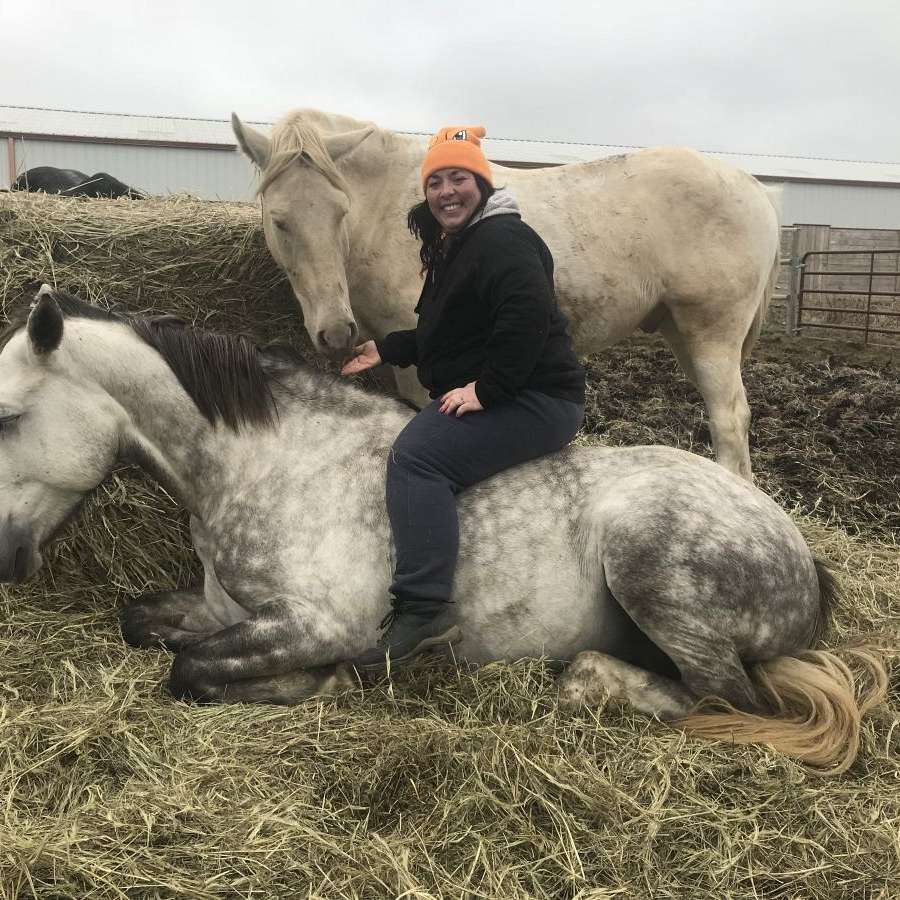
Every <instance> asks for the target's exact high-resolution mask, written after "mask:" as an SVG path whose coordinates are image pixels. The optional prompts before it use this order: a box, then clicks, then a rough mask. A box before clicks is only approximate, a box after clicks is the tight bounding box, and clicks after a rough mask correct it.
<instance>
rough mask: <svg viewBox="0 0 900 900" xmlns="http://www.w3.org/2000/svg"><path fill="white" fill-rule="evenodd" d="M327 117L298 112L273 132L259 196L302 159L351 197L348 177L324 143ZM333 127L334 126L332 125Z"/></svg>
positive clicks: (276, 125)
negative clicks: (336, 163) (346, 178)
mask: <svg viewBox="0 0 900 900" xmlns="http://www.w3.org/2000/svg"><path fill="white" fill-rule="evenodd" d="M315 119H320V120H324V115H323V114H322V113H319V112H318V111H316V110H309V109H294V110H291V112H289V113H288V114H287V115H286V116H285V117H284V118H283V119H280V120H279V121H278V122H276V123H275V125H274V126H273V128H272V136H271V153H270V155H269V161H268V163H267V164H266V167H265V168H264V169H263V170H262V172H261V173H260V179H259V187H258V188H257V190H256V192H257V194H261V193H262V192H263V191H264V190H265V189H266V188H267V187H268V186H269V185H270V184H271V183H272V182H273V181H274V180H275V179H276V178H278V176H279V175H281V174H282V173H283V172H284V171H285V170H286V169H287V168H288V167H289V166H291V165H293V164H294V163H295V162H297V161H298V160H300V159H303V160H304V161H305V162H308V163H309V164H310V165H311V166H313V168H314V169H316V170H317V171H319V172H321V173H322V174H323V175H324V176H325V177H326V178H327V179H328V180H329V181H330V182H331V183H332V184H333V185H334V186H335V187H336V188H337V189H338V190H339V191H343V192H344V193H345V194H348V195H349V189H348V186H347V182H346V181H345V180H344V177H343V176H342V175H341V173H340V172H339V171H338V168H337V166H336V165H335V164H334V160H333V159H332V158H331V154H330V153H329V152H328V148H327V147H326V146H325V142H324V141H323V132H322V129H321V127H320V125H325V124H326V123H325V121H322V122H316V121H315ZM329 124H330V123H329Z"/></svg>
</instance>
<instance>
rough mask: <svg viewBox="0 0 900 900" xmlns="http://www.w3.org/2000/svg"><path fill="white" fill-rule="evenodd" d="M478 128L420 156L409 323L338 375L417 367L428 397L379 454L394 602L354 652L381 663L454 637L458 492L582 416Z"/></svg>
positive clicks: (561, 321) (534, 258)
mask: <svg viewBox="0 0 900 900" xmlns="http://www.w3.org/2000/svg"><path fill="white" fill-rule="evenodd" d="M484 135H485V130H484V128H481V127H469V128H459V127H451V128H443V129H441V130H440V131H439V132H438V133H437V134H436V135H435V136H434V137H433V138H432V140H431V144H430V146H429V149H428V152H427V153H426V155H425V159H424V161H423V162H422V172H421V174H422V184H423V187H424V191H425V201H424V202H423V203H420V204H418V205H417V206H415V207H413V209H412V210H411V211H410V213H409V219H408V222H409V227H410V230H411V231H412V232H413V234H415V235H416V237H418V238H419V239H420V240H421V242H422V247H421V250H420V257H421V260H422V272H423V275H424V277H425V284H424V286H423V288H422V294H421V297H420V298H419V303H418V305H417V306H416V312H417V313H418V316H419V320H418V324H417V326H416V328H415V329H411V330H409V331H395V332H393V333H391V334H388V335H387V336H386V337H384V338H383V339H381V340H380V341H366V343H364V344H362V345H360V346H359V347H356V348H355V351H354V353H355V356H354V357H353V358H352V359H351V360H350V361H349V362H348V363H347V364H346V365H345V366H344V368H343V369H342V372H343V374H345V375H352V374H355V373H357V372H362V371H364V370H365V369H369V368H371V367H372V366H376V365H378V364H379V363H382V362H385V363H390V364H391V365H394V366H401V367H405V366H410V365H415V366H417V367H418V376H419V380H420V381H421V382H422V384H423V385H424V386H425V387H426V388H427V389H428V391H429V393H430V395H431V397H432V402H431V403H430V404H429V405H428V406H426V407H425V408H424V409H423V410H422V411H421V412H419V413H418V415H416V417H415V418H414V419H413V420H412V421H411V422H410V423H409V424H408V425H407V426H406V428H404V429H403V431H402V432H401V433H400V435H399V437H398V438H397V440H396V441H395V443H394V446H393V448H392V450H391V453H390V455H389V458H388V468H387V509H388V516H389V518H390V522H391V530H392V532H393V536H394V544H395V546H396V551H397V563H396V569H395V572H394V581H393V584H392V585H391V594H392V601H391V602H392V611H391V612H390V613H389V614H388V616H386V617H385V620H384V622H382V628H383V629H384V630H383V633H382V636H381V638H380V639H379V640H378V643H377V644H376V645H375V646H373V647H372V648H370V649H369V650H367V651H365V652H364V653H363V654H362V655H361V656H359V657H358V658H357V659H355V660H354V661H353V662H354V663H355V664H356V665H357V666H358V667H362V668H382V667H384V666H385V664H386V661H387V658H390V661H391V662H392V663H397V662H401V661H403V660H406V659H409V658H411V657H413V656H415V655H416V654H418V653H420V652H422V651H423V650H424V649H425V648H427V647H429V646H431V645H433V644H437V643H444V642H451V641H453V640H456V639H458V637H459V632H458V629H457V627H456V626H455V625H453V624H452V622H451V621H450V619H451V617H449V616H444V615H442V613H444V612H445V611H446V609H447V604H448V603H449V602H450V596H451V590H452V586H453V572H454V569H455V567H456V558H457V553H458V547H459V533H458V523H457V513H456V494H458V493H459V492H460V491H462V490H463V489H464V488H466V487H468V486H470V485H472V484H475V483H476V482H478V481H481V480H482V479H483V478H487V477H488V476H490V475H493V474H495V473H497V472H500V471H502V470H503V469H506V468H509V467H510V466H513V465H516V464H518V463H522V462H525V461H526V460H529V459H534V458H535V457H537V456H542V455H544V454H545V453H550V452H552V451H554V450H559V449H561V448H562V447H564V446H565V445H566V444H567V443H569V441H570V440H571V439H572V438H573V437H574V435H575V433H576V432H577V431H578V428H579V427H580V425H581V421H582V418H583V414H584V370H583V369H582V367H581V366H580V364H579V363H578V360H577V358H576V356H575V354H574V352H573V350H572V345H571V341H570V339H569V336H568V333H567V330H566V329H567V321H566V318H565V316H564V315H563V314H562V313H561V312H560V311H559V308H558V307H557V305H556V301H555V299H554V295H553V258H552V257H551V255H550V251H549V250H548V249H547V247H546V245H545V244H544V242H543V241H542V240H541V238H540V237H539V236H538V235H537V234H536V233H535V232H534V231H533V230H532V229H531V228H529V227H528V226H527V225H526V224H525V223H524V222H522V220H521V218H520V216H519V209H518V206H517V205H516V202H515V200H514V198H513V197H512V195H511V194H510V193H509V192H508V191H506V190H504V189H501V190H495V189H494V187H493V184H492V182H491V169H490V165H489V163H488V161H487V159H486V158H485V156H484V153H483V152H482V150H481V138H483V137H484Z"/></svg>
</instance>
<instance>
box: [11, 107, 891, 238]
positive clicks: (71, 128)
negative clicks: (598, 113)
mask: <svg viewBox="0 0 900 900" xmlns="http://www.w3.org/2000/svg"><path fill="white" fill-rule="evenodd" d="M250 124H252V125H254V126H255V127H258V128H260V129H262V130H265V129H267V128H268V127H269V125H270V123H266V122H251V123H250ZM424 137H425V135H424V134H423V139H424ZM0 144H2V148H3V153H5V165H3V164H2V163H3V162H4V159H3V155H2V154H0V188H6V187H8V186H9V185H10V183H11V182H12V181H14V180H15V178H16V177H17V175H19V174H21V173H22V172H24V171H25V170H26V169H29V168H33V167H35V166H44V165H52V166H59V167H61V168H70V169H79V170H81V171H83V172H86V173H87V174H89V175H90V174H93V173H94V172H98V171H103V172H109V173H110V174H112V175H114V176H115V177H116V178H118V179H120V180H121V181H124V182H126V183H127V184H130V185H132V186H134V187H136V188H138V189H140V190H143V191H146V192H148V193H151V194H167V193H173V192H178V191H186V192H188V193H190V194H193V195H195V196H199V197H201V198H203V199H208V200H216V199H218V200H251V199H252V198H253V192H254V185H255V174H254V172H253V169H252V167H251V165H250V163H249V162H248V161H247V160H246V159H245V158H244V156H243V155H242V154H241V153H240V152H239V151H238V149H237V146H236V144H235V140H234V135H233V134H232V132H231V126H230V124H229V123H228V122H224V121H217V120H210V119H187V118H177V117H162V116H135V115H117V114H110V113H87V112H75V111H71V110H54V109H37V108H32V107H21V106H0ZM484 148H485V151H486V153H487V155H488V157H489V158H490V159H492V160H494V161H496V162H500V163H503V164H505V165H514V166H527V167H537V166H542V165H558V164H561V163H569V162H580V161H583V160H589V159H597V158H600V157H603V156H610V155H613V154H617V153H623V152H628V151H631V150H637V149H639V148H637V147H620V146H609V145H603V144H573V143H556V142H549V141H525V140H503V139H496V138H488V139H486V140H485V142H484ZM708 155H710V156H715V157H718V158H720V159H724V160H727V161H728V162H730V163H732V164H733V165H735V166H738V167H739V168H742V169H744V170H746V171H747V172H750V173H751V174H752V175H755V176H756V177H757V178H759V179H760V180H761V181H765V182H767V183H770V184H781V185H783V198H782V221H783V222H784V224H786V225H789V224H792V223H801V222H802V223H813V222H814V223H820V224H825V225H832V226H838V227H843V228H866V229H900V163H885V162H858V161H849V160H830V159H809V158H805V157H791V156H760V155H749V154H739V153H709V154H708Z"/></svg>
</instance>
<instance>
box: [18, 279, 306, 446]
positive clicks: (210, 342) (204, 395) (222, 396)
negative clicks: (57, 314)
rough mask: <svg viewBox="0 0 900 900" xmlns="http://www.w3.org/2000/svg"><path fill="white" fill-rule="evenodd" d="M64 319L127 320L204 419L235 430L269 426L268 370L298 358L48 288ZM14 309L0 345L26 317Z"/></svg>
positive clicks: (292, 364)
mask: <svg viewBox="0 0 900 900" xmlns="http://www.w3.org/2000/svg"><path fill="white" fill-rule="evenodd" d="M52 296H53V299H54V300H55V301H56V303H57V304H58V306H59V308H60V310H61V311H62V314H63V316H64V317H65V318H67V319H98V320H101V321H107V322H120V323H123V324H126V325H128V326H129V327H130V328H131V329H132V330H133V331H134V333H135V334H136V335H138V337H140V338H141V339H142V340H143V341H145V342H146V343H147V344H149V345H150V346H151V347H153V349H154V350H156V351H157V352H158V353H159V354H160V356H162V358H163V359H164V360H165V361H166V363H167V364H168V366H169V368H170V369H171V370H172V372H173V374H174V375H175V377H176V378H177V379H178V381H179V383H180V384H181V386H182V387H183V388H184V389H185V391H187V393H188V395H189V396H190V398H191V399H192V400H193V401H194V403H195V404H196V406H197V409H198V410H199V411H200V413H201V414H202V415H203V416H204V418H206V419H207V421H209V423H210V424H213V425H214V424H215V423H216V422H219V421H221V422H223V423H224V424H225V425H227V426H228V427H229V428H231V429H232V430H234V431H237V430H238V429H239V428H240V427H241V426H243V425H250V426H257V427H269V426H272V425H273V424H274V422H275V420H276V419H277V416H278V411H277V407H276V404H275V398H274V397H273V395H272V387H271V381H272V378H273V376H274V375H276V374H277V373H279V372H285V370H297V369H299V368H301V366H302V361H301V359H300V358H299V356H297V355H296V354H294V353H292V351H290V350H289V349H287V348H284V347H271V348H266V349H265V350H263V349H261V348H260V347H258V346H257V345H256V343H255V342H254V341H253V340H252V339H251V338H249V337H247V336H246V335H243V334H221V333H218V332H213V331H206V330H205V329H201V328H195V327H193V326H192V325H190V324H189V323H188V322H185V321H184V320H182V319H179V318H177V317H175V316H142V315H135V314H131V313H124V312H118V311H114V310H105V309H101V308H100V307H97V306H93V305H92V304H90V303H86V302H85V301H83V300H81V299H80V298H78V297H75V296H73V295H72V294H67V293H65V292H63V291H54V292H53V295H52ZM28 312H29V311H28V309H27V308H25V309H23V310H20V311H19V312H18V313H17V314H16V315H15V316H13V317H12V318H11V320H10V324H9V325H8V326H7V327H6V328H5V329H4V330H3V331H2V332H0V350H2V349H3V347H4V346H5V345H6V344H7V343H8V341H9V339H10V338H11V337H12V335H13V334H14V333H15V332H16V331H18V330H19V329H20V328H22V327H23V326H24V325H25V323H26V321H27V319H28Z"/></svg>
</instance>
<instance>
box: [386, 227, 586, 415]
mask: <svg viewBox="0 0 900 900" xmlns="http://www.w3.org/2000/svg"><path fill="white" fill-rule="evenodd" d="M416 312H417V313H418V315H419V321H418V324H417V325H416V327H415V328H414V329H410V330H408V331H394V332H392V333H391V334H388V335H386V336H385V337H384V338H382V339H381V340H380V341H376V342H375V344H376V346H377V348H378V353H379V355H380V356H381V359H382V361H383V362H386V363H390V364H391V365H394V366H400V367H406V366H411V365H415V366H417V367H418V376H419V381H421V382H422V384H423V385H424V386H425V387H426V388H427V389H428V391H429V393H430V394H431V396H432V398H434V397H439V396H441V395H442V394H444V393H446V392H447V391H449V390H452V389H453V388H457V387H462V386H463V385H466V384H468V383H469V382H471V381H474V382H475V393H476V394H477V395H478V400H479V402H480V403H481V405H482V406H483V407H484V408H485V409H488V408H489V407H491V406H494V405H495V404H497V403H501V402H503V401H504V400H508V399H511V398H512V397H514V396H515V395H516V394H517V393H518V392H519V391H521V390H524V389H531V390H535V391H540V392H542V393H545V394H548V395H550V396H551V397H560V398H562V399H564V400H571V401H573V402H575V403H584V369H583V368H582V366H581V364H580V363H579V362H578V359H577V357H576V356H575V353H574V351H573V350H572V342H571V340H570V338H569V335H568V332H567V325H568V321H567V319H566V317H565V316H564V315H563V313H562V312H560V310H559V307H558V306H557V304H556V299H555V297H554V295H553V257H552V256H551V255H550V251H549V250H548V249H547V245H546V244H545V243H544V242H543V241H542V240H541V238H540V237H539V236H538V234H537V233H536V232H535V231H534V230H533V229H531V228H529V226H528V225H526V224H525V223H524V222H523V221H522V220H521V218H520V217H519V216H518V215H515V214H513V213H507V214H503V215H494V216H491V217H489V218H486V219H482V220H481V221H480V222H477V223H476V224H474V225H471V226H470V227H468V228H466V229H465V230H464V231H463V232H462V233H461V234H460V235H458V236H457V237H456V239H455V240H454V241H453V244H452V245H451V247H450V248H449V250H448V253H447V255H446V258H444V259H443V260H441V261H440V262H438V263H437V265H436V266H435V268H434V269H433V270H432V271H431V272H429V273H428V275H427V277H426V279H425V284H424V286H423V288H422V294H421V296H420V297H419V303H418V305H417V306H416Z"/></svg>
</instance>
